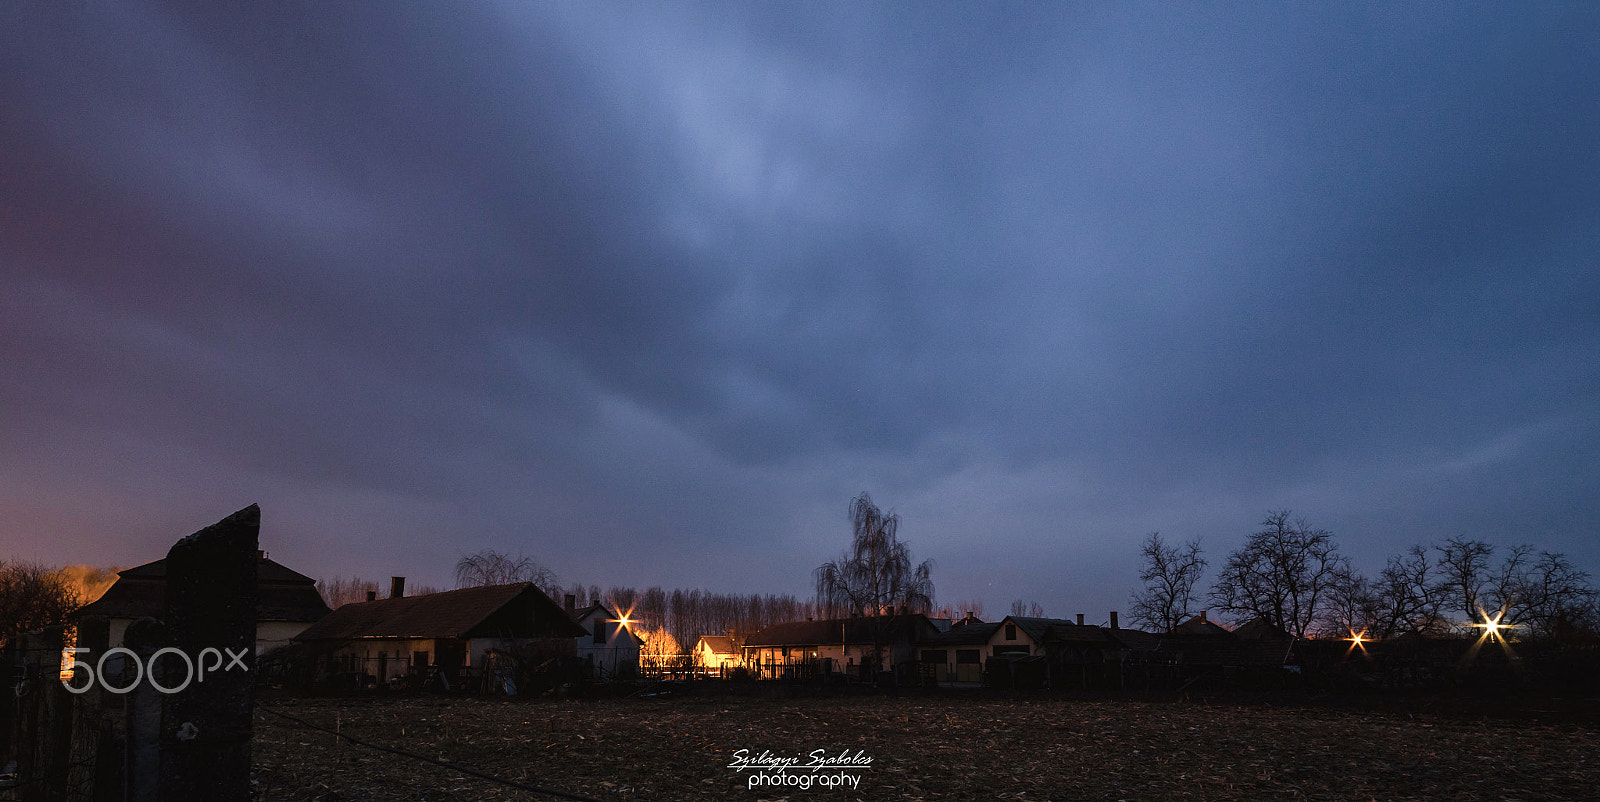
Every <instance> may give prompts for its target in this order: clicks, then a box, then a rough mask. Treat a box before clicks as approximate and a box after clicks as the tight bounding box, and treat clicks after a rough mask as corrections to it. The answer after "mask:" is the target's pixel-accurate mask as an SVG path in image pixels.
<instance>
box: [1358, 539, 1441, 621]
mask: <svg viewBox="0 0 1600 802" xmlns="http://www.w3.org/2000/svg"><path fill="white" fill-rule="evenodd" d="M1437 567H1438V566H1437V565H1436V564H1434V563H1432V562H1430V561H1429V560H1428V549H1427V547H1425V546H1412V547H1411V548H1410V549H1409V550H1407V551H1406V553H1405V554H1402V555H1396V556H1392V557H1390V558H1389V563H1388V564H1387V565H1385V566H1384V568H1383V572H1382V573H1380V574H1379V575H1378V580H1377V582H1375V583H1373V586H1372V602H1373V606H1374V612H1375V613H1376V615H1375V616H1374V624H1375V625H1376V631H1375V632H1374V634H1375V635H1376V636H1377V637H1380V638H1392V637H1394V636H1396V635H1404V634H1417V635H1441V634H1444V632H1446V631H1447V630H1449V628H1450V624H1449V621H1448V620H1447V619H1446V618H1445V616H1444V609H1443V608H1444V603H1443V599H1442V597H1443V596H1444V595H1445V588H1447V587H1449V585H1448V584H1441V583H1440V581H1439V580H1438V577H1437V575H1436V569H1437Z"/></svg>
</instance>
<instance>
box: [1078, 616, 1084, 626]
mask: <svg viewBox="0 0 1600 802" xmlns="http://www.w3.org/2000/svg"><path fill="white" fill-rule="evenodd" d="M1078 626H1080V627H1081V626H1083V613H1078Z"/></svg>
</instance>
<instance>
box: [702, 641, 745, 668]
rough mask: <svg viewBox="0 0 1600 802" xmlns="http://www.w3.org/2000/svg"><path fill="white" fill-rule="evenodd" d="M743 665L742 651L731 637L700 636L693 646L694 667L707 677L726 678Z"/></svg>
mask: <svg viewBox="0 0 1600 802" xmlns="http://www.w3.org/2000/svg"><path fill="white" fill-rule="evenodd" d="M742 665H744V654H743V650H742V649H740V648H739V644H738V643H736V642H734V640H733V636H731V635H701V636H700V639H699V640H697V641H695V644H694V666H695V668H696V669H699V670H700V671H701V673H703V674H705V675H707V676H713V677H716V676H721V677H726V676H727V675H728V672H730V671H732V670H733V669H735V668H739V667H740V666H742Z"/></svg>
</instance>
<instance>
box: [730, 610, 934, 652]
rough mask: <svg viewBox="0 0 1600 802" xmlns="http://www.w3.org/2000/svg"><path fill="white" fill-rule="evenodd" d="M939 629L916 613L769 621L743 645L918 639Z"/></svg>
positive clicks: (924, 637)
mask: <svg viewBox="0 0 1600 802" xmlns="http://www.w3.org/2000/svg"><path fill="white" fill-rule="evenodd" d="M938 631H939V630H937V629H934V628H933V625H932V624H930V623H928V619H927V618H926V617H924V616H923V615H922V614H920V613H911V614H910V615H884V616H864V617H860V618H830V619H826V620H823V621H790V622H788V623H784V624H773V625H772V626H770V627H767V628H766V629H763V630H761V631H760V632H756V633H754V634H752V635H750V636H749V637H747V638H745V641H744V646H745V648H747V649H748V648H752V647H757V646H831V645H834V644H845V643H873V642H875V641H876V642H883V643H887V642H895V641H902V640H903V641H918V642H920V641H922V640H923V639H926V638H928V637H931V636H932V635H933V634H935V633H937V632H938Z"/></svg>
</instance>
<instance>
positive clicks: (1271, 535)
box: [1211, 510, 1349, 638]
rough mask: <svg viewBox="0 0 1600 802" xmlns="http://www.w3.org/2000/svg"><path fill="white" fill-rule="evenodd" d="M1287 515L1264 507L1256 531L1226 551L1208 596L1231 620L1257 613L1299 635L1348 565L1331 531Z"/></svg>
mask: <svg viewBox="0 0 1600 802" xmlns="http://www.w3.org/2000/svg"><path fill="white" fill-rule="evenodd" d="M1290 516H1291V513H1290V512H1289V511H1288V510H1272V511H1269V512H1268V513H1267V517H1266V518H1265V519H1264V520H1263V521H1262V522H1261V527H1262V528H1261V529H1260V531H1257V532H1256V533H1255V534H1253V535H1251V536H1250V538H1249V539H1248V540H1247V541H1246V542H1245V545H1244V547H1243V548H1241V549H1239V550H1238V551H1235V552H1233V553H1232V554H1229V555H1228V562H1227V565H1226V566H1225V567H1224V568H1223V569H1222V574H1221V575H1220V576H1218V577H1217V581H1216V584H1215V585H1213V586H1212V589H1211V599H1212V601H1213V602H1214V603H1215V604H1216V605H1217V606H1218V607H1220V608H1221V609H1222V611H1223V612H1224V613H1228V614H1230V615H1231V616H1232V617H1233V618H1234V620H1235V621H1238V622H1244V621H1248V620H1250V619H1254V618H1260V619H1263V620H1265V621H1266V622H1267V623H1269V624H1272V625H1274V626H1276V627H1278V628H1280V629H1282V630H1284V631H1285V632H1288V633H1289V634H1291V635H1294V636H1295V637H1302V638H1303V637H1305V635H1306V632H1308V631H1309V630H1310V629H1311V626H1312V623H1313V622H1315V621H1316V620H1317V614H1318V613H1319V612H1321V610H1322V607H1323V606H1324V605H1325V604H1326V603H1327V594H1328V591H1329V589H1330V588H1331V587H1332V586H1333V584H1334V583H1335V581H1336V580H1337V579H1338V577H1339V576H1340V572H1341V571H1342V570H1347V569H1348V567H1349V565H1348V562H1347V561H1346V560H1345V559H1344V557H1343V556H1341V555H1340V554H1339V547H1338V545H1336V544H1335V543H1334V542H1333V533H1331V532H1329V531H1328V530H1326V529H1318V528H1315V527H1313V526H1311V525H1310V524H1309V523H1307V522H1306V520H1305V519H1304V518H1291V517H1290Z"/></svg>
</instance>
